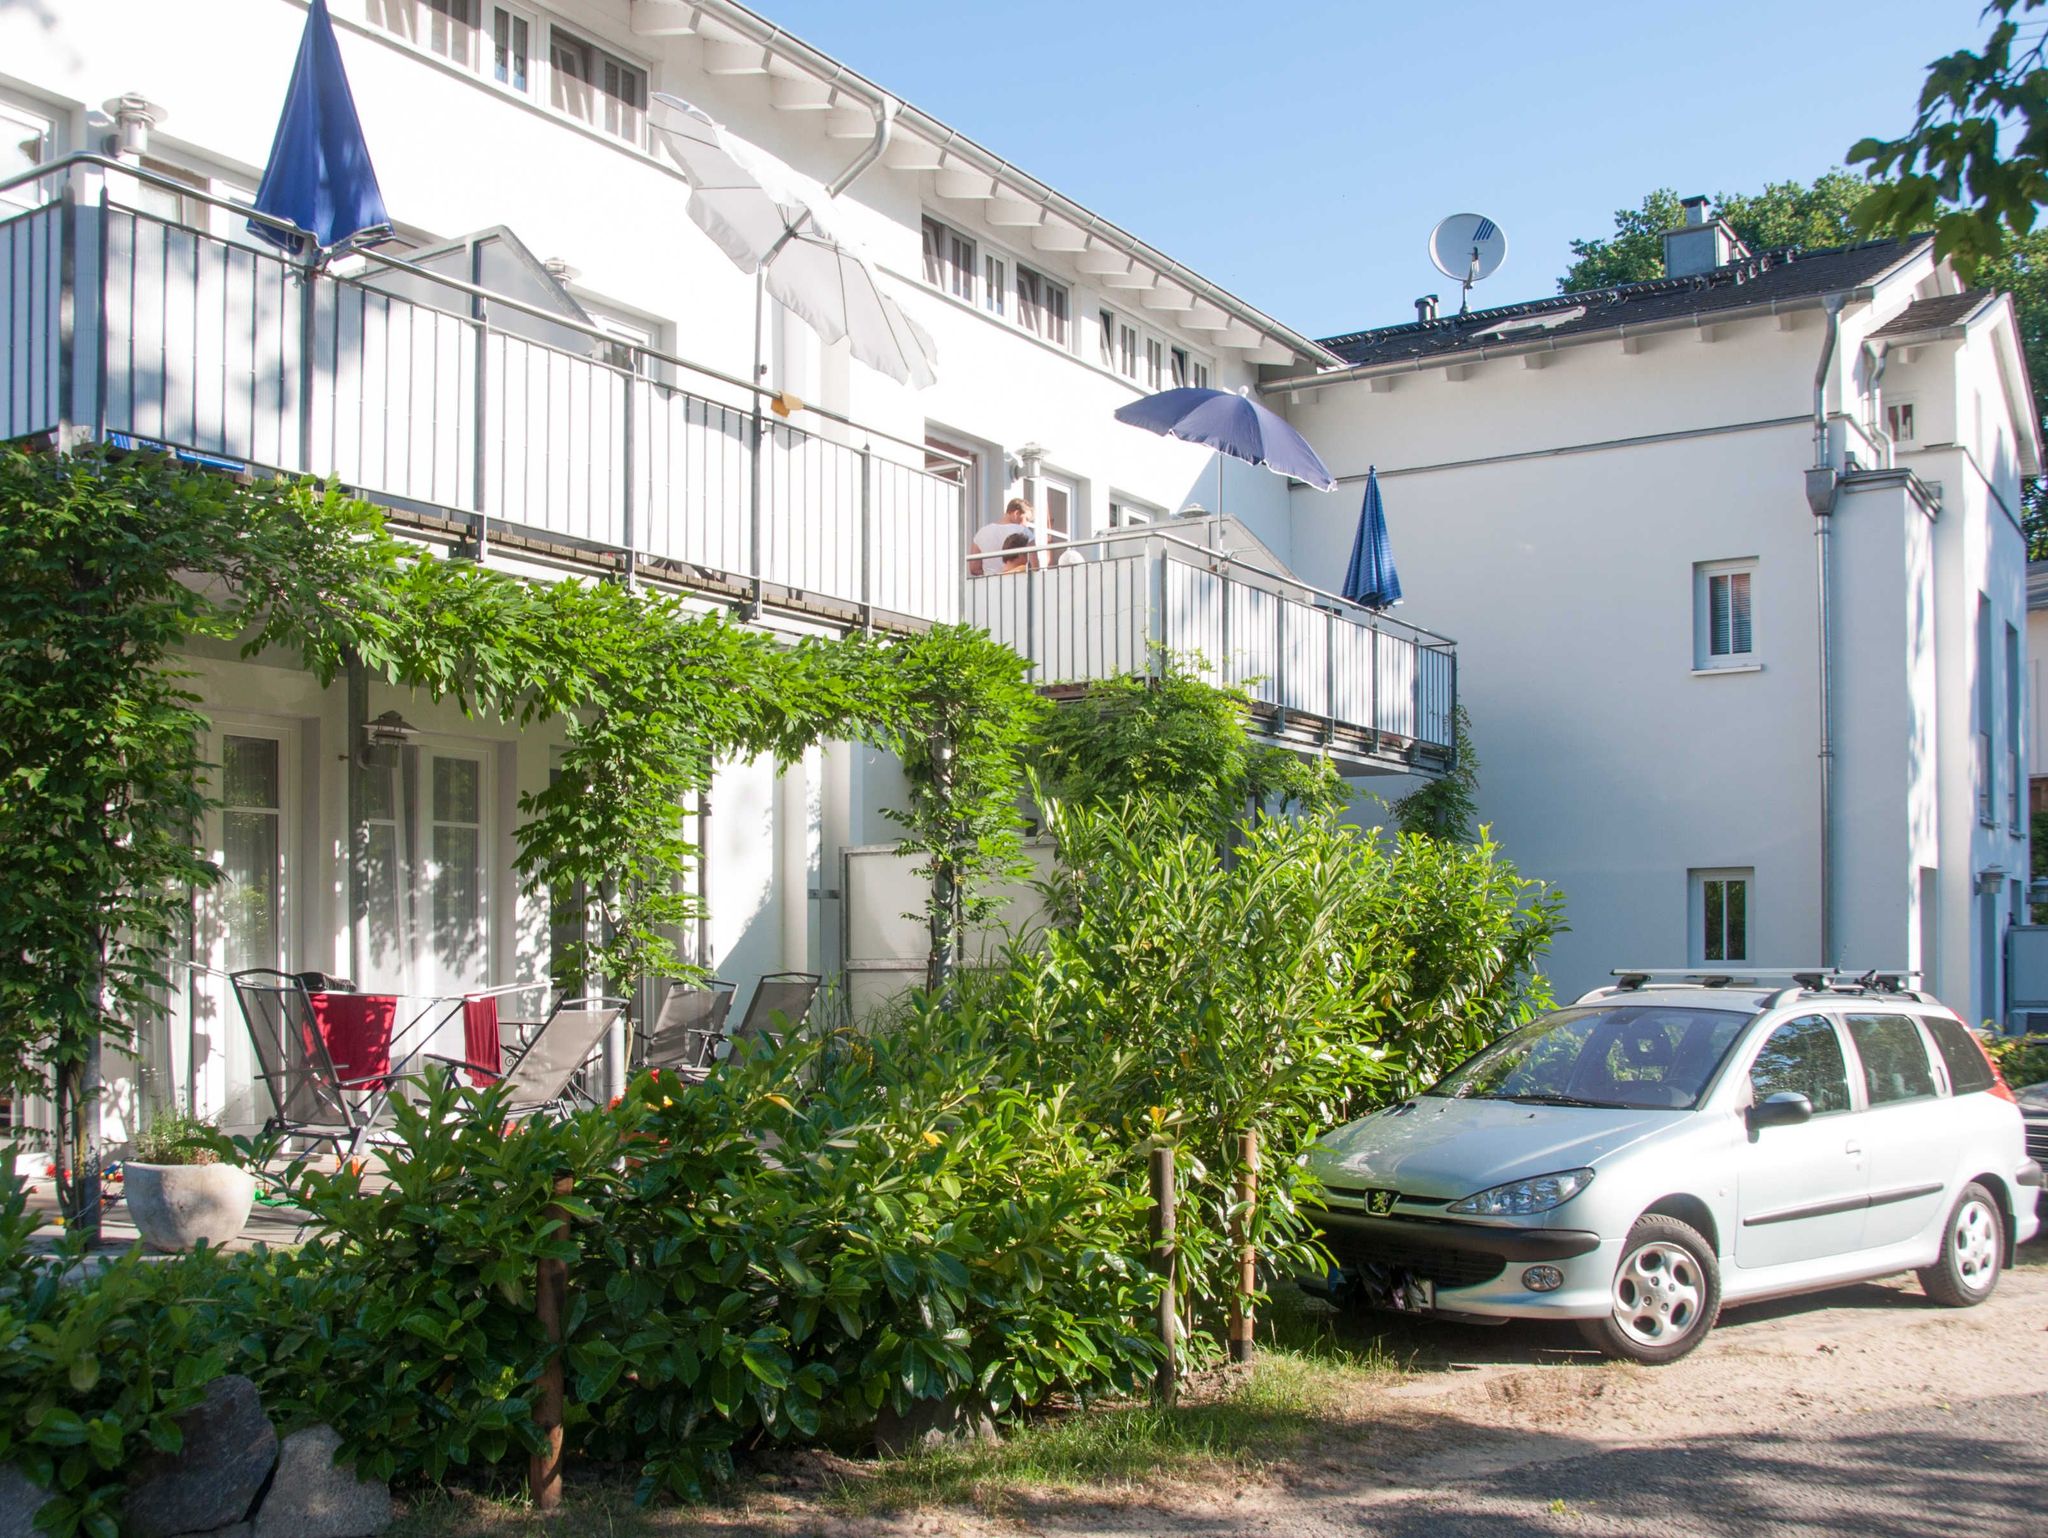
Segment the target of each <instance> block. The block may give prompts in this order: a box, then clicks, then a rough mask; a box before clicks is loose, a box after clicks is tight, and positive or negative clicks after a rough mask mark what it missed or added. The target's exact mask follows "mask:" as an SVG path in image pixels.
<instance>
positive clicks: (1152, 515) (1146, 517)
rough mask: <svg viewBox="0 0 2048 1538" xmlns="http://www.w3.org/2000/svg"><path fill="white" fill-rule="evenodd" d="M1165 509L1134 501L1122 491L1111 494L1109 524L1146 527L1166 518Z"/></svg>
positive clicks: (1115, 527) (1126, 527)
mask: <svg viewBox="0 0 2048 1538" xmlns="http://www.w3.org/2000/svg"><path fill="white" fill-rule="evenodd" d="M1165 516H1166V513H1165V511H1164V509H1161V508H1157V507H1153V506H1152V505H1150V504H1149V503H1145V502H1137V501H1133V500H1132V499H1131V498H1129V497H1127V496H1125V495H1123V494H1122V493H1121V492H1116V491H1112V492H1111V493H1110V494H1109V526H1110V527H1111V528H1112V529H1146V528H1150V527H1151V526H1152V525H1153V524H1155V523H1157V522H1158V521H1159V520H1160V519H1161V518H1164V517H1165Z"/></svg>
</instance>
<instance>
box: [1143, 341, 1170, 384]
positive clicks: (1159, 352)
mask: <svg viewBox="0 0 2048 1538" xmlns="http://www.w3.org/2000/svg"><path fill="white" fill-rule="evenodd" d="M1165 372H1166V344H1165V343H1164V342H1162V341H1160V340H1159V338H1158V337H1156V336H1148V337H1146V338H1145V375H1144V379H1143V381H1142V383H1143V384H1144V386H1145V388H1146V389H1148V390H1156V389H1158V388H1159V383H1160V376H1161V375H1162V374H1164V373H1165Z"/></svg>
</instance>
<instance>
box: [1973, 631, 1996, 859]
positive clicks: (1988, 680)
mask: <svg viewBox="0 0 2048 1538" xmlns="http://www.w3.org/2000/svg"><path fill="white" fill-rule="evenodd" d="M1993 688H1994V680H1993V678H1992V652H1991V600H1990V599H1988V598H1986V597H1985V596H1984V595H1983V594H1982V593H1979V594H1978V595H1977V733H1976V754H1977V762H1976V766H1975V772H1976V776H1977V820H1978V821H1979V822H1981V823H1983V824H1984V825H1985V826H1987V827H1988V826H1990V825H1991V824H1992V823H1994V822H1996V821H1997V820H1998V816H1997V811H1996V807H1997V805H1998V786H1997V785H1996V784H1995V783H1994V781H1995V772H1994V770H1993V768H1992V762H1993V761H1992V757H1991V713H1992V704H1991V701H1992V698H1993V694H1992V690H1993Z"/></svg>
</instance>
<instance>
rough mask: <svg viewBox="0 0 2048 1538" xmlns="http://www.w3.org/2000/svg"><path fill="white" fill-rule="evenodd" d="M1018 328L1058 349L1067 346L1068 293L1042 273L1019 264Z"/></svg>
mask: <svg viewBox="0 0 2048 1538" xmlns="http://www.w3.org/2000/svg"><path fill="white" fill-rule="evenodd" d="M1017 324H1019V325H1020V326H1022V327H1023V328H1024V329H1025V330H1026V331H1029V332H1031V333H1033V334H1034V335H1036V336H1042V337H1044V338H1045V340H1047V341H1048V342H1051V343H1052V344H1053V345H1054V346H1055V347H1064V346H1066V345H1067V290H1066V286H1065V285H1064V284H1061V283H1055V282H1054V281H1053V280H1052V279H1051V278H1048V277H1047V276H1046V275H1045V274H1044V273H1042V272H1036V271H1034V270H1033V269H1031V268H1029V267H1026V266H1025V265H1024V264H1023V263H1022V262H1019V263H1018V264H1017Z"/></svg>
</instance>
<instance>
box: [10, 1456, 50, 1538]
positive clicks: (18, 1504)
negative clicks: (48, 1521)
mask: <svg viewBox="0 0 2048 1538" xmlns="http://www.w3.org/2000/svg"><path fill="white" fill-rule="evenodd" d="M52 1499H54V1497H53V1496H52V1495H51V1494H50V1492H49V1491H47V1490H45V1489H44V1488H43V1487H42V1486H41V1485H39V1484H37V1483H36V1482H35V1481H34V1480H33V1479H30V1478H29V1477H28V1475H26V1474H24V1473H22V1472H21V1470H20V1469H18V1468H16V1467H14V1465H13V1464H11V1463H0V1538H39V1535H38V1534H37V1532H36V1513H37V1512H39V1511H41V1510H42V1509H43V1506H44V1504H45V1503H46V1502H48V1501H50V1500H52Z"/></svg>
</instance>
